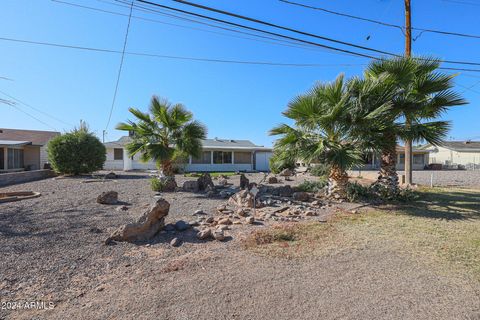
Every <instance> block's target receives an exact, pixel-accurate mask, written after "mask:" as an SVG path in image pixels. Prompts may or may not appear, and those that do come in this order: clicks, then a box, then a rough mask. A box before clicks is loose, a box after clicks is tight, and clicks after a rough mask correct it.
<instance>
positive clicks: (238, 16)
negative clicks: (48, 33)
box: [137, 0, 480, 70]
mask: <svg viewBox="0 0 480 320" xmlns="http://www.w3.org/2000/svg"><path fill="white" fill-rule="evenodd" d="M137 1H139V2H143V3H148V4H151V5H155V6H159V7H162V8H170V9H171V10H175V11H177V10H178V11H182V12H188V11H185V10H180V9H177V8H172V7H168V6H164V5H161V4H158V3H154V2H150V1H146V0H137ZM172 1H174V2H178V3H182V4H185V5H189V6H193V7H196V8H201V9H204V10H208V11H212V12H216V13H221V14H224V15H228V16H232V17H235V18H239V19H244V20H247V21H251V22H257V23H260V24H264V25H267V26H270V27H275V28H280V29H283V30H287V31H291V32H296V33H300V34H303V35H308V36H312V37H316V38H321V39H323V38H325V39H328V41H333V42H337V43H341V44H345V45H348V46H352V47H356V48H363V49H364V50H370V51H375V52H380V53H385V54H387V55H391V56H396V57H401V55H398V54H394V53H390V52H386V51H382V50H377V49H373V48H368V47H363V46H358V45H355V44H352V43H348V42H344V41H339V40H335V39H331V38H326V37H322V36H318V35H315V34H312V33H308V32H304V31H300V30H296V29H292V28H289V27H284V26H280V25H277V24H273V23H270V22H265V21H262V20H258V19H255V18H250V17H246V16H242V15H239V14H236V13H232V12H228V11H224V10H220V9H216V8H212V7H207V6H204V5H201V4H196V3H193V2H188V1H185V0H172ZM189 13H190V14H192V15H198V14H196V13H192V12H189ZM200 16H203V15H200ZM203 17H206V16H203ZM209 18H210V19H215V20H217V21H225V20H220V19H216V18H212V17H209ZM226 23H232V22H228V21H226ZM237 25H238V24H237ZM244 27H245V28H250V27H246V26H244ZM255 29H256V28H255ZM257 30H260V29H257ZM264 32H268V31H264ZM277 35H278V34H277ZM309 43H311V42H310V41H309ZM317 44H318V43H317ZM330 48H332V47H330ZM336 49H337V50H338V48H336ZM350 53H351V51H350ZM355 54H357V55H358V53H355ZM364 56H366V55H364ZM367 57H370V58H372V56H367ZM374 59H378V58H374ZM416 59H418V60H425V59H423V58H416ZM440 61H441V62H443V63H451V64H467V65H480V63H478V62H469V61H454V60H440ZM445 69H446V70H450V69H448V68H445Z"/></svg>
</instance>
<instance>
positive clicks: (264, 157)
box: [255, 151, 272, 171]
mask: <svg viewBox="0 0 480 320" xmlns="http://www.w3.org/2000/svg"><path fill="white" fill-rule="evenodd" d="M271 156H272V153H271V152H258V151H257V152H256V153H255V170H257V171H270V165H269V163H268V162H269V160H270V157H271Z"/></svg>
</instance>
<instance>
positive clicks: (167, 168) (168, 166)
mask: <svg viewBox="0 0 480 320" xmlns="http://www.w3.org/2000/svg"><path fill="white" fill-rule="evenodd" d="M162 172H163V174H164V175H165V176H167V177H173V176H175V173H174V172H173V165H172V161H171V160H164V161H162Z"/></svg>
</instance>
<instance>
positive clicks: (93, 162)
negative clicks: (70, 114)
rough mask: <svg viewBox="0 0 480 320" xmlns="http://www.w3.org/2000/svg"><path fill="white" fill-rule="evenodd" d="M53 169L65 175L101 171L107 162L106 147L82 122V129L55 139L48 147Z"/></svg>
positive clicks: (49, 159)
mask: <svg viewBox="0 0 480 320" xmlns="http://www.w3.org/2000/svg"><path fill="white" fill-rule="evenodd" d="M47 151H48V161H49V162H50V164H51V165H52V168H53V169H54V170H55V171H56V172H59V173H64V174H74V175H78V174H82V173H91V172H93V171H97V170H101V169H102V168H103V164H104V163H105V160H106V150H105V146H104V145H103V144H102V143H101V142H100V140H99V139H98V138H97V137H96V136H95V135H93V133H91V132H89V130H88V127H87V125H86V124H85V123H84V122H82V123H81V125H80V128H76V129H74V130H73V131H72V132H69V133H65V134H62V135H60V136H56V137H54V138H53V139H52V140H50V142H49V143H48V146H47Z"/></svg>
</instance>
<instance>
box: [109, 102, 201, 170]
mask: <svg viewBox="0 0 480 320" xmlns="http://www.w3.org/2000/svg"><path fill="white" fill-rule="evenodd" d="M149 109H150V113H144V112H142V111H140V110H138V109H136V108H130V109H129V111H130V113H131V114H133V115H134V116H135V117H136V118H137V121H136V122H134V121H130V120H128V122H127V123H119V124H118V125H117V127H116V128H117V129H118V130H124V131H129V132H131V133H132V135H131V136H132V141H131V142H130V143H128V144H127V145H126V146H125V147H126V150H127V152H128V153H129V155H131V156H134V155H136V154H140V160H141V161H144V162H147V161H149V160H154V161H156V162H157V166H158V167H159V168H161V169H162V172H163V174H164V175H165V176H167V177H172V176H173V175H174V168H173V166H172V163H173V162H174V160H175V159H177V158H178V157H182V156H185V155H187V156H194V157H198V156H200V153H201V151H202V139H205V138H206V134H207V129H206V128H205V126H204V125H203V124H201V123H200V122H198V121H196V120H193V114H192V113H191V112H189V111H187V110H186V109H185V107H184V106H183V105H181V104H171V103H170V102H168V101H167V100H165V99H160V98H158V97H156V96H153V97H152V100H151V102H150V107H149Z"/></svg>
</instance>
